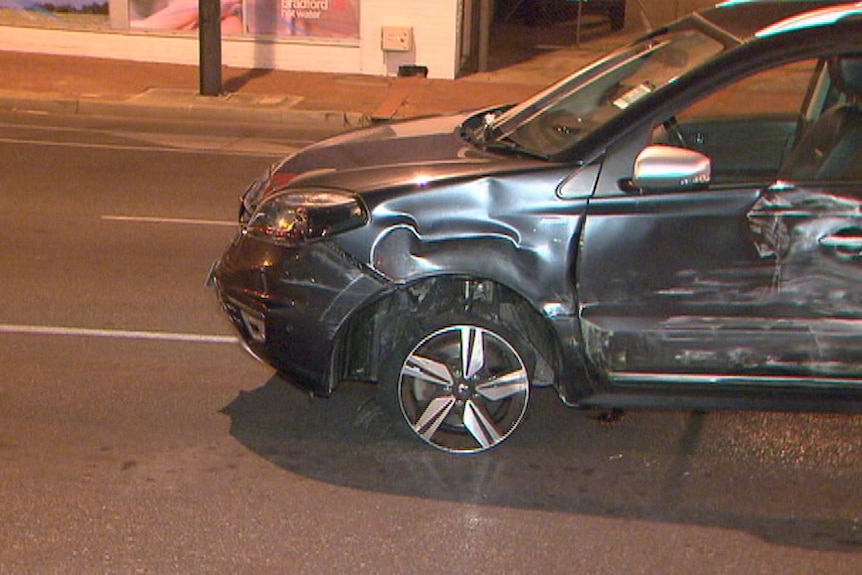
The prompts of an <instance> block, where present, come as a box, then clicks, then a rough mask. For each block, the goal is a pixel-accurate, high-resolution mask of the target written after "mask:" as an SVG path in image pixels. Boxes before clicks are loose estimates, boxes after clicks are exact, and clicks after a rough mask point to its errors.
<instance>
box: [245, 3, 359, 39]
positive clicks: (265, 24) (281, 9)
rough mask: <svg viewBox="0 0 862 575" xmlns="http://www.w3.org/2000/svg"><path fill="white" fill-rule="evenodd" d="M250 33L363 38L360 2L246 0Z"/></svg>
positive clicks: (281, 35) (246, 14)
mask: <svg viewBox="0 0 862 575" xmlns="http://www.w3.org/2000/svg"><path fill="white" fill-rule="evenodd" d="M245 16H246V19H247V30H248V32H249V34H269V35H274V36H280V37H285V36H306V37H316V38H355V39H357V40H358V39H359V0H246V4H245Z"/></svg>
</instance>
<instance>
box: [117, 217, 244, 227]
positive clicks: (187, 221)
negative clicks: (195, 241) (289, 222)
mask: <svg viewBox="0 0 862 575" xmlns="http://www.w3.org/2000/svg"><path fill="white" fill-rule="evenodd" d="M102 219H103V220H105V221H112V222H140V223H148V224H181V225H192V226H230V227H236V226H238V225H239V224H238V223H237V222H230V221H226V220H198V219H193V218H160V217H150V216H113V215H103V216H102Z"/></svg>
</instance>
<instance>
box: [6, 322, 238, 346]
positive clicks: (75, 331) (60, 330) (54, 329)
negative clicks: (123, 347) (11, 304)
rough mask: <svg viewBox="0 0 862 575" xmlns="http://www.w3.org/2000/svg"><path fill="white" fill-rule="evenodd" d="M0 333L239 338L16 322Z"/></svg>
mask: <svg viewBox="0 0 862 575" xmlns="http://www.w3.org/2000/svg"><path fill="white" fill-rule="evenodd" d="M0 334H17V335H60V336H77V337H105V338H113V339H141V340H158V341H181V342H193V343H237V342H238V341H239V339H238V338H236V337H234V336H225V335H206V334H198V333H171V332H164V331H135V330H123V329H89V328H82V327H62V326H50V325H16V324H0Z"/></svg>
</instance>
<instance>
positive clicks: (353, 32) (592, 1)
mask: <svg viewBox="0 0 862 575" xmlns="http://www.w3.org/2000/svg"><path fill="white" fill-rule="evenodd" d="M199 1H207V0H54V1H52V0H35V1H34V0H0V50H12V51H24V52H37V53H48V54H64V55H78V56H91V57H101V58H116V59H124V60H137V61H146V62H166V63H174V64H188V65H197V64H198V63H199V59H200V54H199V47H200V45H199V41H198V33H197V27H198V6H199V4H198V2H199ZM212 1H215V0H212ZM218 1H219V2H220V6H221V31H222V36H221V61H222V63H223V64H224V65H226V66H230V67H236V68H246V69H248V68H261V69H281V70H297V71H314V72H328V73H349V74H369V75H375V76H394V75H396V74H398V73H399V72H403V71H404V70H414V71H415V70H418V71H421V72H425V71H427V75H428V76H429V77H431V78H455V77H457V76H459V75H460V74H462V73H463V72H464V71H465V70H475V69H476V68H477V67H478V68H480V69H481V68H482V63H483V57H484V58H485V59H487V51H488V47H489V43H490V41H489V38H490V36H491V35H492V33H493V31H492V30H491V27H492V25H493V23H494V15H495V8H496V15H497V17H498V18H497V20H498V21H499V20H500V16H501V15H503V16H505V17H508V16H510V15H512V14H515V13H516V11H517V10H520V11H522V12H523V11H527V12H528V13H537V14H538V13H548V14H556V13H557V9H559V8H569V10H568V11H567V12H572V10H571V8H572V3H575V4H577V3H579V2H580V3H581V6H578V8H582V7H586V9H587V10H589V9H596V8H601V9H603V10H605V11H607V8H608V7H609V6H610V7H613V6H618V8H617V9H616V13H617V14H618V17H619V14H623V13H624V14H625V26H626V27H627V28H629V27H632V26H634V27H638V28H640V27H652V26H656V25H659V24H662V23H664V22H667V21H669V20H671V19H674V18H677V17H680V16H682V15H683V14H685V13H687V12H689V11H691V10H694V9H697V8H702V7H704V6H705V5H707V4H710V3H711V2H708V1H707V0H677V1H676V2H674V3H673V6H672V9H671V7H670V4H671V3H668V2H666V1H665V0H218ZM540 9H542V10H540ZM552 9H553V10H552ZM620 9H621V10H622V12H620ZM610 13H611V14H612V15H613V11H612V12H610ZM611 23H612V25H614V20H613V17H612V18H611ZM621 25H622V20H621V19H620V20H619V21H618V22H617V24H616V25H614V27H619V26H621ZM497 40H498V42H499V41H500V40H501V39H500V38H497ZM502 41H505V38H503V39H502Z"/></svg>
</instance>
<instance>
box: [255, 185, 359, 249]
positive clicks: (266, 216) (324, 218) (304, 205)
mask: <svg viewBox="0 0 862 575" xmlns="http://www.w3.org/2000/svg"><path fill="white" fill-rule="evenodd" d="M366 222H368V215H367V211H366V209H365V207H364V206H363V204H362V202H361V201H360V199H359V198H358V197H357V196H355V195H354V194H349V193H347V192H341V191H337V190H291V191H284V192H281V193H277V194H274V195H272V196H269V197H267V198H266V199H264V200H263V201H262V202H261V203H260V205H259V206H257V209H256V210H255V212H254V213H253V214H252V215H251V217H250V218H249V220H248V222H247V223H246V224H245V227H244V231H245V233H246V234H248V235H250V236H252V237H254V238H257V239H259V240H263V241H268V242H271V243H274V244H277V245H296V244H299V243H303V242H308V241H313V240H319V239H322V238H327V237H330V236H333V235H335V234H338V233H341V232H345V231H347V230H352V229H354V228H358V227H360V226H363V225H365V223H366Z"/></svg>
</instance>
